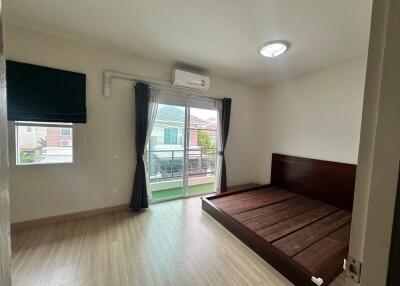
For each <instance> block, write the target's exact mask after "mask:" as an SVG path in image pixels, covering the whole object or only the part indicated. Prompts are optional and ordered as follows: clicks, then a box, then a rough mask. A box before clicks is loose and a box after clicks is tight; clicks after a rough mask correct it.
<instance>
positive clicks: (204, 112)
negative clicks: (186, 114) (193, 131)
mask: <svg viewBox="0 0 400 286" xmlns="http://www.w3.org/2000/svg"><path fill="white" fill-rule="evenodd" d="M190 113H191V114H193V115H194V116H196V117H198V118H200V119H203V120H207V119H210V118H214V119H215V120H216V119H217V111H216V110H209V109H199V108H191V109H190Z"/></svg>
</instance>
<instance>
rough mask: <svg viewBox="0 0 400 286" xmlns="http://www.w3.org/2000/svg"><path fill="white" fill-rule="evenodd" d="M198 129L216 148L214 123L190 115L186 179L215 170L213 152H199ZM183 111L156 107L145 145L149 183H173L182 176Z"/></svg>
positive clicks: (167, 106) (177, 108)
mask: <svg viewBox="0 0 400 286" xmlns="http://www.w3.org/2000/svg"><path fill="white" fill-rule="evenodd" d="M199 129H201V130H203V131H204V132H206V133H207V134H208V136H209V138H210V140H211V141H212V143H213V146H216V139H215V135H216V123H215V122H210V121H206V120H203V119H201V118H198V117H196V116H194V115H190V126H189V136H188V137H189V138H188V140H189V142H188V145H189V150H187V152H189V154H188V161H189V162H188V164H189V166H188V171H189V175H190V176H204V175H205V174H207V173H212V172H213V170H214V168H215V150H202V147H201V146H200V145H199V142H198V134H199ZM184 134H185V111H184V109H183V108H180V107H176V106H171V105H163V106H161V107H159V109H158V112H157V116H156V121H155V124H154V127H153V130H152V133H151V137H150V141H149V150H148V151H149V172H150V179H151V180H157V179H163V180H165V179H174V178H178V177H181V176H182V171H183V165H184V162H183V159H184V146H185V138H184Z"/></svg>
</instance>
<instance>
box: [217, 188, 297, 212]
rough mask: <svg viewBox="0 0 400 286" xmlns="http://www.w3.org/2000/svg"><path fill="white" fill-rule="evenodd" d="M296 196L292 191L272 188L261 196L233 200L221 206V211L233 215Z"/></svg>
mask: <svg viewBox="0 0 400 286" xmlns="http://www.w3.org/2000/svg"><path fill="white" fill-rule="evenodd" d="M294 196H296V195H295V194H294V193H291V192H288V191H285V190H274V191H270V192H265V193H264V194H263V195H262V196H258V197H257V198H256V199H254V198H253V199H249V200H242V201H240V202H237V203H236V202H235V203H232V204H230V205H229V206H227V207H225V208H223V211H224V212H226V213H228V214H230V215H235V214H239V213H242V212H245V211H248V210H252V209H256V208H260V207H263V206H267V205H271V204H274V203H278V202H280V201H284V200H287V199H290V198H293V197H294Z"/></svg>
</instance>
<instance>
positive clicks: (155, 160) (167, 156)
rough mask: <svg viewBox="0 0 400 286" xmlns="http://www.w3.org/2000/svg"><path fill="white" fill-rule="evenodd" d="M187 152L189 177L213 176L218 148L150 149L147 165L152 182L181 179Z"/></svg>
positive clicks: (187, 172)
mask: <svg viewBox="0 0 400 286" xmlns="http://www.w3.org/2000/svg"><path fill="white" fill-rule="evenodd" d="M185 152H186V154H187V157H186V158H187V162H186V174H187V176H188V177H189V178H195V177H204V176H211V175H213V174H214V173H215V168H216V149H215V148H212V149H203V148H201V149H199V148H195V149H190V148H189V149H186V150H183V149H182V150H150V151H148V152H147V167H148V172H149V177H150V182H162V181H170V180H176V179H181V178H182V177H183V174H184V168H185V162H184V160H185V159H184V158H185V156H184V154H185Z"/></svg>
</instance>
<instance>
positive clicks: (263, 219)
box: [233, 196, 322, 231]
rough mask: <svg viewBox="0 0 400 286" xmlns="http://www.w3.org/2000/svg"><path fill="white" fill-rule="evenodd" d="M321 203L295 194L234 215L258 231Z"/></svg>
mask: <svg viewBox="0 0 400 286" xmlns="http://www.w3.org/2000/svg"><path fill="white" fill-rule="evenodd" d="M321 205H322V203H320V202H318V201H315V200H310V199H308V198H305V197H302V196H295V197H293V198H291V199H288V200H285V201H283V202H279V203H276V204H273V205H269V206H265V207H262V208H258V209H255V210H250V211H247V212H244V213H240V214H237V215H234V216H233V217H234V218H235V219H237V220H238V221H240V222H241V223H243V224H244V225H246V226H247V227H248V228H250V229H251V230H253V231H258V230H260V229H263V228H266V227H268V226H271V225H273V224H276V223H278V222H281V221H284V220H286V219H288V218H291V217H294V216H297V215H300V214H302V213H304V212H306V211H309V210H311V209H314V208H316V207H319V206H321Z"/></svg>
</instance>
